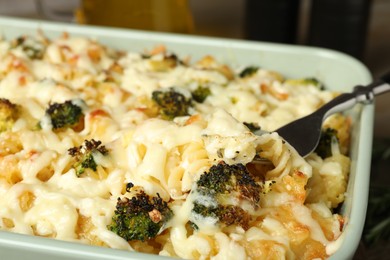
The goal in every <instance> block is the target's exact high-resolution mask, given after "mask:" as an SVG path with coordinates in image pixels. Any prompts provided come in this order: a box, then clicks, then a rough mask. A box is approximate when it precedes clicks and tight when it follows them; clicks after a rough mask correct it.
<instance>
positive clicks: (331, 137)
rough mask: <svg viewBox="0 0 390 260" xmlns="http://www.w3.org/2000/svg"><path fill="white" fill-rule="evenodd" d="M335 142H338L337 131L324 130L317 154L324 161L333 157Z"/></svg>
mask: <svg viewBox="0 0 390 260" xmlns="http://www.w3.org/2000/svg"><path fill="white" fill-rule="evenodd" d="M334 142H338V138H337V130H336V129H333V128H326V129H322V131H321V137H320V141H319V143H318V146H317V148H316V149H315V152H316V153H317V154H318V155H319V156H320V157H321V158H323V159H325V158H327V157H330V156H332V143H334Z"/></svg>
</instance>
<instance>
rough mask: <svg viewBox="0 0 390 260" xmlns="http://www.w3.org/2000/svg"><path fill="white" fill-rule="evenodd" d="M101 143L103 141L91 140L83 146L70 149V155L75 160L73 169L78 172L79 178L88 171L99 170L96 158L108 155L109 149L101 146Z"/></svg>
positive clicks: (86, 141)
mask: <svg viewBox="0 0 390 260" xmlns="http://www.w3.org/2000/svg"><path fill="white" fill-rule="evenodd" d="M101 143H102V142H101V141H95V140H94V139H91V140H90V141H89V140H85V141H84V144H83V145H81V146H79V147H73V148H70V149H68V153H69V155H71V156H72V157H73V158H74V159H75V163H74V164H73V167H74V169H75V170H76V175H77V176H78V177H80V175H81V174H83V173H84V172H85V170H86V169H91V170H93V171H96V170H97V166H98V164H97V163H96V161H95V159H94V156H97V155H99V154H101V155H107V154H108V149H107V148H106V147H105V146H104V145H101Z"/></svg>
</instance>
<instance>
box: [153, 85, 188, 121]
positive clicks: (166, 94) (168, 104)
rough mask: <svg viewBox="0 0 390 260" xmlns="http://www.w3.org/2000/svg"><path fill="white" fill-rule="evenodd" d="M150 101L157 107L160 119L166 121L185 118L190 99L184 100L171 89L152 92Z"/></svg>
mask: <svg viewBox="0 0 390 260" xmlns="http://www.w3.org/2000/svg"><path fill="white" fill-rule="evenodd" d="M152 99H153V101H154V102H156V103H157V105H158V106H159V108H160V115H161V117H162V118H163V119H166V120H172V119H173V118H175V117H178V116H187V115H188V110H189V108H190V106H191V99H190V98H186V97H185V96H184V95H183V94H181V93H179V92H177V91H175V90H174V89H173V88H170V89H168V90H156V91H153V93H152Z"/></svg>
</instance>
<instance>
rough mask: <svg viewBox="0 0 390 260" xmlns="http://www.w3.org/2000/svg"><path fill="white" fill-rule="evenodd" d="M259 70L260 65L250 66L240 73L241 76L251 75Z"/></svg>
mask: <svg viewBox="0 0 390 260" xmlns="http://www.w3.org/2000/svg"><path fill="white" fill-rule="evenodd" d="M258 70H259V67H256V66H249V67H246V68H245V69H243V70H242V71H241V72H240V74H239V75H238V76H239V77H240V78H245V77H249V76H251V75H253V74H255V73H256V72H257V71H258Z"/></svg>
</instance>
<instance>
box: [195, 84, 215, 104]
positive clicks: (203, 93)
mask: <svg viewBox="0 0 390 260" xmlns="http://www.w3.org/2000/svg"><path fill="white" fill-rule="evenodd" d="M191 94H192V98H193V99H194V100H195V101H196V102H198V103H203V102H204V101H205V100H206V98H207V97H208V96H209V95H210V94H211V91H210V88H208V87H202V86H199V87H198V88H197V89H195V90H194V91H193V92H192V93H191Z"/></svg>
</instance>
